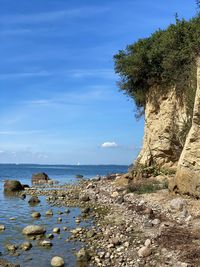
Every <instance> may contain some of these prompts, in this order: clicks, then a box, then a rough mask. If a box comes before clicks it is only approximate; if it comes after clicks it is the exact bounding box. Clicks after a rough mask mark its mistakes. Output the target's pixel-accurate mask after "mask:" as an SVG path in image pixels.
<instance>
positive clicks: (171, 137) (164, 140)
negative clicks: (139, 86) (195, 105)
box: [136, 90, 187, 168]
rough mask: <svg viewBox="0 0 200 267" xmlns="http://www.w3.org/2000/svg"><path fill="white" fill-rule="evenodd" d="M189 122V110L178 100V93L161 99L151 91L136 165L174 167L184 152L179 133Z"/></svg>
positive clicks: (173, 92)
mask: <svg viewBox="0 0 200 267" xmlns="http://www.w3.org/2000/svg"><path fill="white" fill-rule="evenodd" d="M152 92H154V93H152ZM152 94H154V95H152ZM186 119H187V115H186V108H185V106H184V105H183V104H181V103H180V102H179V101H178V100H177V97H176V93H175V90H171V91H170V92H168V93H167V95H165V96H162V97H160V98H158V94H157V92H156V90H152V91H151V95H150V94H149V95H148V96H147V102H146V107H145V132H144V139H143V147H142V150H141V152H140V154H139V156H138V158H137V161H136V162H137V163H140V164H142V165H145V166H151V165H152V164H156V165H158V166H160V167H166V168H171V167H175V166H176V165H177V162H178V159H179V157H180V153H181V151H182V144H181V142H180V140H179V138H178V132H179V131H181V128H182V126H183V123H184V121H185V120H186Z"/></svg>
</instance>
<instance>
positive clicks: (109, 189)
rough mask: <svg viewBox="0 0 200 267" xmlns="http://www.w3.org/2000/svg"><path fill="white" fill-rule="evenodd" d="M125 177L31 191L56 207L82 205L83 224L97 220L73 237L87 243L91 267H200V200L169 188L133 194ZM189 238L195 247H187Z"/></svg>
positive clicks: (27, 191)
mask: <svg viewBox="0 0 200 267" xmlns="http://www.w3.org/2000/svg"><path fill="white" fill-rule="evenodd" d="M122 176H123V175H122ZM122 176H121V178H120V177H119V176H117V175H115V176H113V177H112V178H111V179H110V178H109V179H106V178H104V179H91V180H83V179H82V180H80V181H79V183H78V184H74V185H63V186H57V187H56V188H54V189H50V187H48V188H45V187H43V188H40V187H39V188H36V187H35V188H30V189H26V190H25V193H26V194H27V195H37V196H46V200H47V202H48V203H49V204H50V205H51V206H58V207H79V208H80V209H81V210H82V214H81V216H80V217H79V218H76V219H77V222H78V223H77V224H79V222H80V221H82V220H85V219H90V220H93V222H94V226H93V227H92V228H91V229H84V228H81V227H79V226H77V227H76V228H75V229H73V230H72V231H71V236H70V237H69V239H68V241H70V240H75V241H81V242H83V243H84V244H85V252H86V253H88V254H89V255H90V260H89V261H88V265H87V266H113V267H121V266H122V267H123V266H124V267H129V266H133V267H140V266H158V267H162V266H163V267H164V266H174V267H175V266H176V267H178V266H180V267H186V266H199V265H196V264H199V263H200V258H199V257H200V256H198V257H196V258H194V256H192V255H194V253H195V246H194V245H195V243H192V242H193V239H194V240H196V239H197V237H200V236H199V234H198V233H197V226H196V225H195V224H196V222H197V220H198V216H199V212H197V211H195V206H198V200H194V199H191V198H189V197H181V198H180V196H179V197H177V196H174V195H170V194H169V193H168V190H167V189H162V190H158V191H156V192H155V193H150V194H140V195H138V194H136V193H127V183H126V182H125V183H124V177H122ZM165 178H166V177H165ZM120 179H121V180H122V181H123V182H122V183H121V182H120V183H119V181H120ZM125 180H126V179H125ZM177 198H179V199H182V201H183V202H184V203H185V204H184V206H185V209H181V210H180V209H175V210H174V209H172V208H171V207H170V203H171V201H173V200H174V199H177ZM186 209H187V212H186ZM184 213H185V214H184ZM186 213H187V214H186ZM188 240H190V241H191V244H188V246H186V243H187V242H188ZM196 249H197V248H196Z"/></svg>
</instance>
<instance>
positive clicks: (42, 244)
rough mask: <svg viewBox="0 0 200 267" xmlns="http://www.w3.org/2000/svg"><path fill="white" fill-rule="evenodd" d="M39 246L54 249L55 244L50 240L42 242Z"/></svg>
mask: <svg viewBox="0 0 200 267" xmlns="http://www.w3.org/2000/svg"><path fill="white" fill-rule="evenodd" d="M39 245H40V246H42V247H52V246H53V244H52V243H51V241H49V240H42V241H41V242H40V243H39Z"/></svg>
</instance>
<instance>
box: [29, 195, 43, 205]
mask: <svg viewBox="0 0 200 267" xmlns="http://www.w3.org/2000/svg"><path fill="white" fill-rule="evenodd" d="M28 203H29V204H31V205H35V204H38V203H40V200H39V198H38V197H37V196H32V197H31V198H30V199H29V201H28Z"/></svg>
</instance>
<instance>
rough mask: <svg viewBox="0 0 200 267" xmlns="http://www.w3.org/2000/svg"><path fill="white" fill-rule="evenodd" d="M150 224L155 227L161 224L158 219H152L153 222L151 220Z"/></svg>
mask: <svg viewBox="0 0 200 267" xmlns="http://www.w3.org/2000/svg"><path fill="white" fill-rule="evenodd" d="M151 222H152V224H153V225H155V226H156V225H159V224H160V223H161V222H160V220H159V219H154V220H152V221H151Z"/></svg>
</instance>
